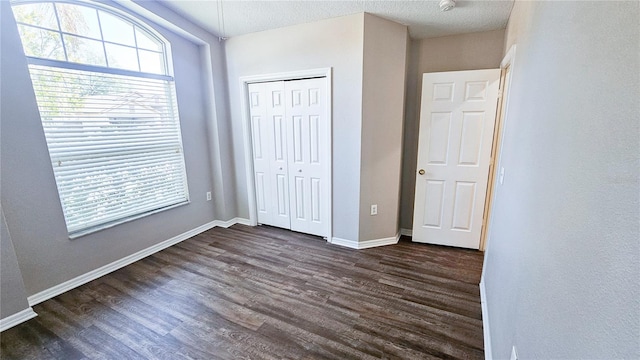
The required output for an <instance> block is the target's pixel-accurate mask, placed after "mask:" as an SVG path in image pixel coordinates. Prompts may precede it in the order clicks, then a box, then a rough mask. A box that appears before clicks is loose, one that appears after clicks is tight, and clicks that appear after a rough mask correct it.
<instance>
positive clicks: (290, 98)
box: [248, 78, 330, 236]
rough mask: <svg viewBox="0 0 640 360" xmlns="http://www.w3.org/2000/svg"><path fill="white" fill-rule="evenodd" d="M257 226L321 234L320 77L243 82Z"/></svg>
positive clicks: (323, 151) (325, 142) (324, 201)
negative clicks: (246, 106) (249, 134)
mask: <svg viewBox="0 0 640 360" xmlns="http://www.w3.org/2000/svg"><path fill="white" fill-rule="evenodd" d="M248 90H249V91H248V95H249V98H248V101H249V113H250V124H251V135H252V143H253V144H252V145H253V172H254V174H253V175H254V181H255V195H256V209H257V216H258V223H260V224H265V225H272V226H277V227H281V228H285V229H290V230H293V231H299V232H303V233H308V234H313V235H319V236H326V235H327V226H328V221H327V220H328V216H329V215H328V214H329V209H328V197H329V196H330V194H329V193H328V186H327V182H328V181H329V179H328V176H327V175H326V174H327V169H328V166H329V165H330V159H328V156H327V153H328V152H327V147H328V146H329V136H328V129H329V124H328V115H327V99H326V96H327V91H326V79H325V78H313V79H302V80H288V81H274V82H263V83H251V84H248Z"/></svg>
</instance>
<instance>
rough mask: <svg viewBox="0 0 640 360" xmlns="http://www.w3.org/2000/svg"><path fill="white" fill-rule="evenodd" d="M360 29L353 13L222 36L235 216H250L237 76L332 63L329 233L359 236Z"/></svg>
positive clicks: (358, 17) (359, 18) (361, 25)
mask: <svg viewBox="0 0 640 360" xmlns="http://www.w3.org/2000/svg"><path fill="white" fill-rule="evenodd" d="M363 29H364V15H363V14H356V15H351V16H344V17H339V18H334V19H329V20H323V21H318V22H314V23H309V24H302V25H295V26H289V27H285V28H281V29H275V30H269V31H262V32H258V33H253V34H248V35H242V36H237V37H233V38H231V39H229V40H227V41H226V44H225V45H226V46H225V50H226V56H227V58H226V63H227V70H228V83H229V95H230V96H229V98H230V109H231V126H232V131H233V143H234V151H233V154H234V163H235V176H236V180H237V183H236V188H237V189H238V204H237V208H238V216H241V217H245V218H248V217H249V208H248V198H247V196H248V194H247V191H246V190H245V189H247V179H246V173H245V164H244V147H243V141H244V140H243V137H242V136H243V131H242V116H241V105H240V100H241V90H240V83H239V79H240V77H242V76H249V75H259V74H272V73H282V72H288V71H295V70H306V69H316V68H327V67H332V68H333V236H336V237H339V238H344V239H352V240H355V239H358V222H359V218H358V216H359V204H360V199H359V195H360V136H361V126H362V125H361V123H362V57H363Z"/></svg>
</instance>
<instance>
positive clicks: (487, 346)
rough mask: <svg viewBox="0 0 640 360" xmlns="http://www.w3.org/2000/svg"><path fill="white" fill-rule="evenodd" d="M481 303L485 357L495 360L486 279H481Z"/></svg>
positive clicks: (486, 359) (487, 359) (488, 359)
mask: <svg viewBox="0 0 640 360" xmlns="http://www.w3.org/2000/svg"><path fill="white" fill-rule="evenodd" d="M480 305H481V307H482V333H483V335H484V358H485V360H493V352H492V351H491V331H489V310H488V306H487V293H486V290H485V288H484V279H482V280H480Z"/></svg>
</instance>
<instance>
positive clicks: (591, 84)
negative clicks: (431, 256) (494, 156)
mask: <svg viewBox="0 0 640 360" xmlns="http://www.w3.org/2000/svg"><path fill="white" fill-rule="evenodd" d="M638 24H640V3H638V2H637V1H633V2H631V1H629V2H519V1H516V3H515V7H514V9H513V12H512V14H511V18H510V21H509V25H508V29H507V46H508V47H509V46H510V45H511V44H517V49H516V54H515V63H514V66H513V68H512V75H511V77H512V85H511V90H510V94H509V102H508V109H507V115H506V120H505V121H506V124H505V126H506V127H505V132H504V143H503V147H502V156H501V160H500V161H501V164H500V166H503V167H504V168H505V178H504V184H503V185H501V186H498V187H497V192H496V200H495V202H494V211H493V213H492V221H491V227H490V229H489V231H490V235H489V239H488V248H487V251H486V255H485V256H486V257H485V269H484V271H485V273H484V277H483V279H484V284H485V289H486V301H487V305H488V314H485V315H488V319H487V320H488V322H489V325H490V326H489V329H490V335H491V345H492V350H493V351H492V352H493V353H492V355H493V358H494V359H509V356H510V353H511V348H512V346H514V345H515V346H516V348H517V352H518V358H521V359H638V358H640V340H639V339H640V281H639V280H638V279H639V275H640V265H639V263H640V262H639V258H640V225H639V224H640V78H639V76H638V74H639V73H640V31H639V27H638ZM508 47H507V50H508Z"/></svg>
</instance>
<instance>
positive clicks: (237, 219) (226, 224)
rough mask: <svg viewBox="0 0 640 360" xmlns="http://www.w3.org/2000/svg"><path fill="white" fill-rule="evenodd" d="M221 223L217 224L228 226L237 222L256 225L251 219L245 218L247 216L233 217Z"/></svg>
mask: <svg viewBox="0 0 640 360" xmlns="http://www.w3.org/2000/svg"><path fill="white" fill-rule="evenodd" d="M220 223H221V224H220V225H216V226H220V227H223V228H228V227H229V226H232V225H235V224H240V225H247V226H254V225H252V224H251V220H249V219H245V218H239V217H237V218H233V219H231V220H229V221H221V222H220Z"/></svg>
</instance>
